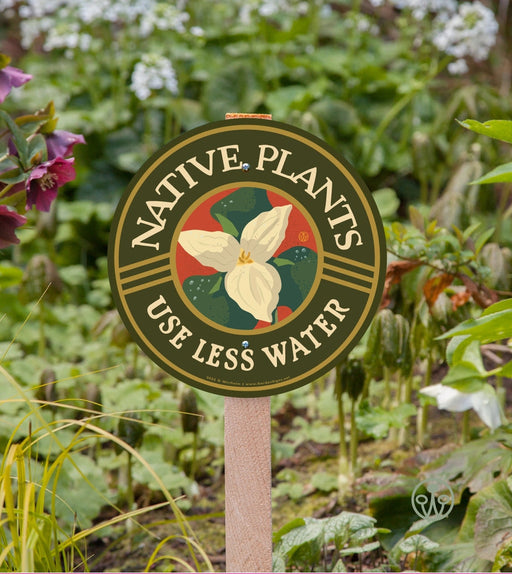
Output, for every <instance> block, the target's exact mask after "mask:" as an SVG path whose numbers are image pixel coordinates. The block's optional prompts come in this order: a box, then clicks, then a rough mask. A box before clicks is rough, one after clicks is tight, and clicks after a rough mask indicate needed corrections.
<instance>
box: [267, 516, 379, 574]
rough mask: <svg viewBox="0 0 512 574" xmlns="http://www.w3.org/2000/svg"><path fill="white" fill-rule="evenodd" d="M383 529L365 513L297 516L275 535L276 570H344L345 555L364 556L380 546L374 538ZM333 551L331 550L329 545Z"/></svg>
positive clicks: (274, 563)
mask: <svg viewBox="0 0 512 574" xmlns="http://www.w3.org/2000/svg"><path fill="white" fill-rule="evenodd" d="M384 531H385V530H384V529H379V528H376V527H375V519H374V518H371V517H370V516H365V515H363V514H356V513H353V512H342V513H341V514H339V515H337V516H333V517H331V518H323V519H315V518H296V519H294V520H292V521H291V522H289V523H288V524H286V525H285V526H283V528H281V529H280V530H279V531H278V532H276V533H275V534H274V537H273V538H274V544H275V550H274V558H273V566H274V570H277V571H279V572H287V571H290V569H291V568H298V569H299V571H309V572H320V571H321V572H345V571H346V570H345V568H346V565H345V560H344V558H345V557H352V558H353V557H354V556H358V557H361V556H362V555H363V554H365V553H367V552H372V551H374V550H376V549H377V548H379V546H380V543H379V542H378V541H376V540H373V541H372V540H371V539H372V538H374V537H375V536H376V535H377V534H379V533H382V532H384ZM330 545H333V546H334V550H333V551H331V552H328V547H329V546H330Z"/></svg>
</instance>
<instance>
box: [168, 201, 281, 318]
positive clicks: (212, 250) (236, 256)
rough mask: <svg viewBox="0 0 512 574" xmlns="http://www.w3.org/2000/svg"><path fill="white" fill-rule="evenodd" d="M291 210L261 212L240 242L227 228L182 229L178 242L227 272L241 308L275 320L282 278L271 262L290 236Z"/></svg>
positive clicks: (227, 283)
mask: <svg viewBox="0 0 512 574" xmlns="http://www.w3.org/2000/svg"><path fill="white" fill-rule="evenodd" d="M291 209H292V206H291V205H286V206H281V207H274V208H273V209H271V210H270V211H264V212H263V213H260V214H259V215H257V216H256V217H255V218H254V219H252V220H251V221H249V223H247V225H246V226H245V227H244V229H243V231H242V235H241V237H240V243H239V242H238V241H237V240H236V239H235V237H233V235H230V234H229V233H224V232H223V231H201V230H195V229H194V230H190V231H182V232H181V233H180V236H179V239H178V242H179V244H180V245H181V246H182V247H183V249H185V251H186V252H187V253H188V254H189V255H192V257H195V258H196V259H197V260H198V261H199V263H201V264H202V265H205V266H206V267H213V268H214V269H216V270H217V271H222V272H226V276H225V278H224V286H225V287H226V292H227V294H228V295H229V296H230V297H231V299H233V301H235V302H236V303H237V304H238V305H239V306H240V308H241V309H243V310H244V311H247V312H248V313H250V314H251V315H252V316H253V317H254V318H255V319H259V320H261V321H267V322H268V323H271V322H272V312H273V311H274V309H275V308H276V307H277V303H278V301H279V292H280V291H281V278H280V276H279V273H278V272H277V271H276V269H275V268H274V267H272V265H269V264H268V263H267V261H268V260H269V259H270V258H271V257H272V255H273V254H274V253H275V251H276V250H277V248H278V247H279V246H280V245H281V243H282V241H283V239H284V237H285V235H286V227H287V226H288V217H289V215H290V211H291Z"/></svg>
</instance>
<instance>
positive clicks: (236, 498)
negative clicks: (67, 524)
mask: <svg viewBox="0 0 512 574" xmlns="http://www.w3.org/2000/svg"><path fill="white" fill-rule="evenodd" d="M224 417H225V418H224V441H225V446H224V457H225V458H224V460H225V480H226V484H225V491H226V503H225V504H226V572H272V499H271V478H272V477H271V448H270V397H257V398H247V399H245V398H237V397H225V399H224Z"/></svg>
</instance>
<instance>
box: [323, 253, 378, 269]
mask: <svg viewBox="0 0 512 574" xmlns="http://www.w3.org/2000/svg"><path fill="white" fill-rule="evenodd" d="M324 256H325V257H326V258H328V259H334V260H335V261H339V262H340V263H345V264H346V265H352V267H360V268H361V269H366V270H367V271H375V266H374V265H368V264H367V263H361V262H360V261H355V260H354V259H349V258H348V257H343V256H341V255H335V254H334V253H328V252H327V251H326V252H325V253H324Z"/></svg>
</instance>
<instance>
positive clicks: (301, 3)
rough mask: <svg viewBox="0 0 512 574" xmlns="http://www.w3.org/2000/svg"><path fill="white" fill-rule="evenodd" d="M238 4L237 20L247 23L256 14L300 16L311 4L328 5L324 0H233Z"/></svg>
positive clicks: (262, 16)
mask: <svg viewBox="0 0 512 574" xmlns="http://www.w3.org/2000/svg"><path fill="white" fill-rule="evenodd" d="M233 1H234V2H235V3H238V4H239V16H238V18H239V21H240V22H241V23H242V24H249V23H250V22H251V20H252V18H253V15H254V14H256V15H258V16H260V17H261V18H273V17H276V16H277V15H279V14H284V15H287V16H291V17H292V18H293V17H300V16H304V15H305V14H307V13H308V11H309V10H310V9H311V8H312V7H313V6H315V5H316V6H318V7H319V8H320V9H323V8H324V7H325V6H328V5H327V4H326V3H325V0H309V1H305V0H242V1H240V0H233Z"/></svg>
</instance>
